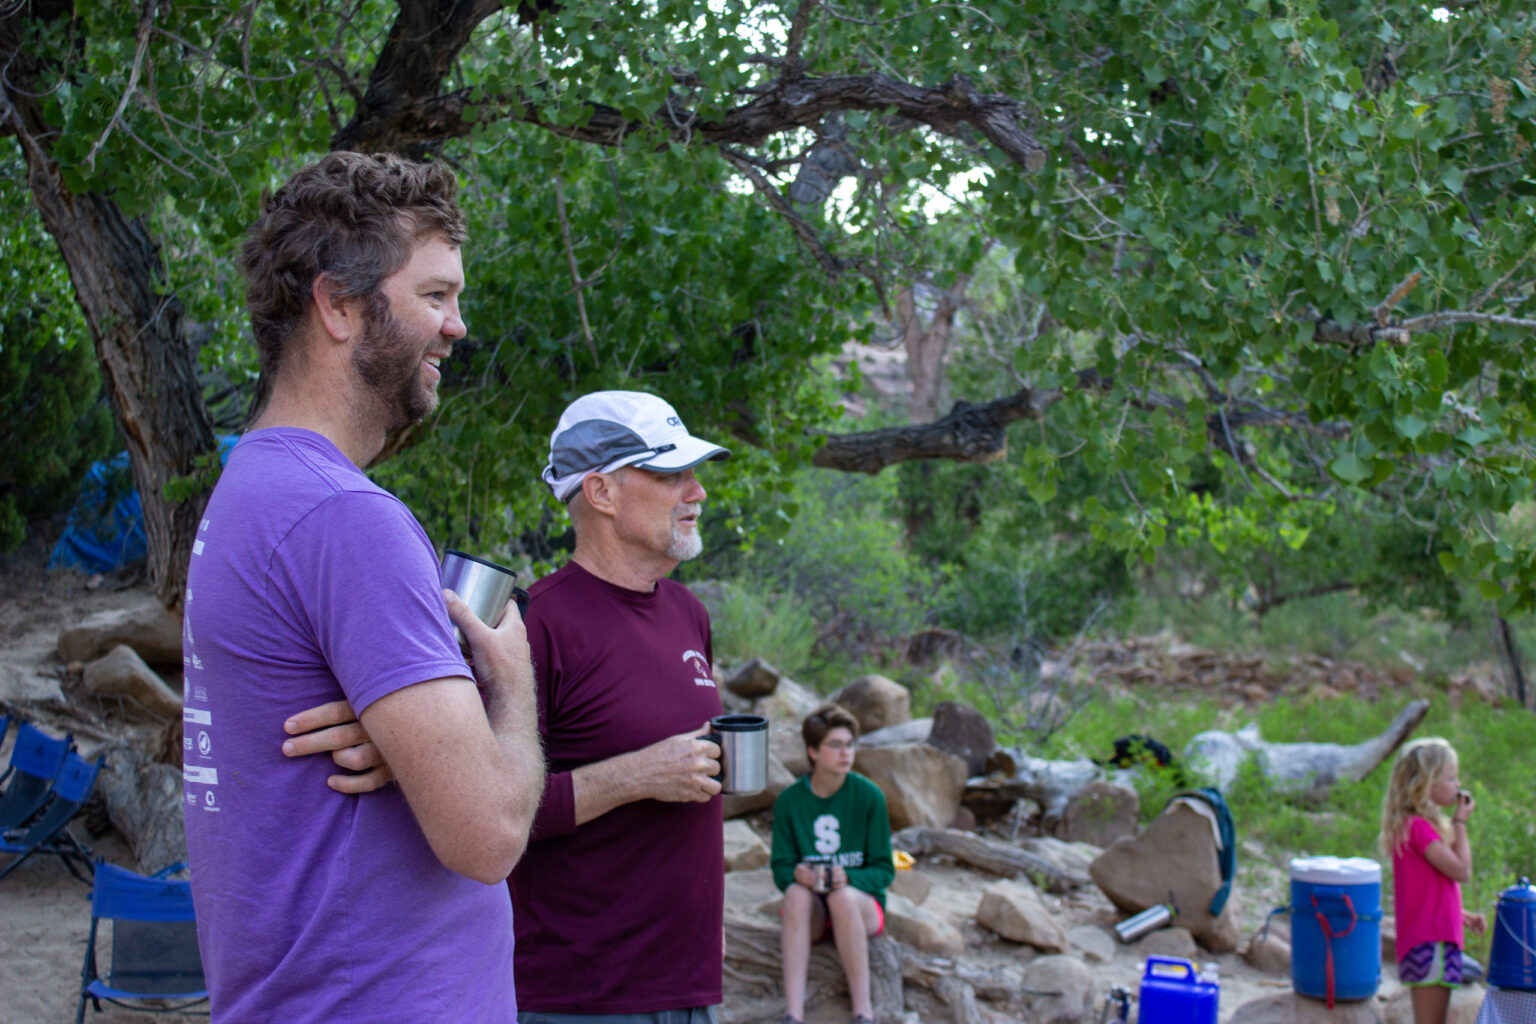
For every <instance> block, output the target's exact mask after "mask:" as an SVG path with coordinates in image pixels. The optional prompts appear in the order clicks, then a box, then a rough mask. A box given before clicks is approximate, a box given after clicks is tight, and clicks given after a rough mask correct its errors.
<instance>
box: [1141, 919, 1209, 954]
mask: <svg viewBox="0 0 1536 1024" xmlns="http://www.w3.org/2000/svg"><path fill="white" fill-rule="evenodd" d="M1136 955H1137V956H1140V957H1149V956H1172V957H1178V958H1179V959H1180V960H1194V959H1196V958H1197V957H1198V956H1199V955H1200V950H1199V948H1198V947H1196V945H1195V937H1194V935H1192V934H1190V931H1189V929H1188V928H1184V927H1182V926H1180V925H1173V926H1172V927H1171V928H1159V929H1157V930H1156V931H1151V932H1148V933H1147V934H1146V935H1144V936H1142V937H1141V939H1140V941H1138V942H1137V943H1136Z"/></svg>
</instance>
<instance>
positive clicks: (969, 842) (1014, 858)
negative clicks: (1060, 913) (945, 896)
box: [891, 825, 1088, 892]
mask: <svg viewBox="0 0 1536 1024" xmlns="http://www.w3.org/2000/svg"><path fill="white" fill-rule="evenodd" d="M891 840H892V842H893V843H895V845H897V846H898V847H900V848H901V849H903V850H906V851H908V852H909V853H916V854H922V855H924V856H933V855H935V854H944V855H947V856H950V857H953V858H955V859H956V860H960V861H964V862H965V863H967V864H970V865H971V866H973V867H978V868H981V869H982V870H983V871H990V872H992V873H993V874H994V875H1002V876H1003V877H1005V878H1017V877H1019V876H1020V875H1031V876H1035V877H1039V878H1042V879H1043V880H1044V881H1045V887H1046V888H1047V889H1049V890H1050V891H1051V892H1065V891H1067V890H1069V889H1075V888H1077V887H1078V886H1081V885H1084V884H1086V883H1087V881H1088V878H1087V876H1085V875H1081V874H1078V873H1076V872H1072V871H1066V870H1063V869H1062V868H1061V867H1059V866H1058V865H1056V864H1054V863H1052V862H1051V861H1049V860H1047V859H1046V858H1044V857H1041V856H1039V855H1038V854H1034V853H1030V852H1029V851H1028V850H1022V849H1020V848H1019V847H1017V846H1013V845H1011V844H1008V843H1000V842H997V841H996V840H992V839H984V838H982V837H981V836H978V835H975V834H973V833H970V832H965V831H963V830H961V829H957V828H923V827H921V826H918V825H913V826H911V827H909V828H904V829H902V830H901V831H900V832H898V833H896V835H894V836H892V837H891Z"/></svg>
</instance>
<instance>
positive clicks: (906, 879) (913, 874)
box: [889, 868, 933, 906]
mask: <svg viewBox="0 0 1536 1024" xmlns="http://www.w3.org/2000/svg"><path fill="white" fill-rule="evenodd" d="M889 891H890V892H899V893H901V894H902V895H903V896H905V897H906V898H907V899H909V900H911V901H912V902H913V903H916V904H917V905H918V906H922V905H923V903H924V901H926V900H927V899H928V894H929V893H931V892H932V891H933V882H932V881H930V880H929V878H928V876H927V875H925V874H923V873H922V872H921V871H919V870H917V869H916V868H908V869H907V870H905V871H898V872H896V877H895V878H894V879H893V880H892V881H891V887H890V889H889Z"/></svg>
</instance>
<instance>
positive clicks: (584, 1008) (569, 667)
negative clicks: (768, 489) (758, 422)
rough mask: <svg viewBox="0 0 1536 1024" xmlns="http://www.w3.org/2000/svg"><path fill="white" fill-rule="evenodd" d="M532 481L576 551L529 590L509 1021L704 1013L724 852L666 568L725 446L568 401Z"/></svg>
mask: <svg viewBox="0 0 1536 1024" xmlns="http://www.w3.org/2000/svg"><path fill="white" fill-rule="evenodd" d="M549 449H550V451H549V465H548V466H547V467H546V468H545V470H544V481H545V482H546V483H547V484H549V486H550V489H551V490H552V491H553V492H554V495H555V497H556V498H557V499H558V500H560V501H563V502H565V503H566V504H567V506H568V508H569V510H570V516H571V523H572V526H573V527H574V529H575V531H576V550H575V553H574V554H573V555H572V558H571V561H570V562H569V563H568V564H566V565H565V566H564V567H562V568H561V569H559V570H558V571H557V572H554V573H552V574H551V575H549V576H546V577H544V578H543V579H541V580H539V582H538V583H536V584H534V586H533V587H532V588H531V590H530V602H529V608H528V616H527V627H528V642H529V646H530V647H531V649H532V652H533V661H534V672H535V679H536V682H535V685H536V693H537V698H538V704H539V722H540V732H541V734H542V736H543V740H544V750H545V754H546V757H547V758H548V761H549V774H548V776H547V779H546V783H545V787H544V799H543V802H542V804H541V805H540V807H539V812H538V816H537V817H536V819H535V820H534V826H533V831H532V833H531V835H530V841H529V844H528V851H527V853H526V854H525V855H524V857H523V859H522V861H521V862H520V863H519V864H518V866H517V868H516V870H514V871H513V873H512V877H511V878H510V879H509V880H508V884H509V886H510V887H511V890H512V903H513V907H514V915H513V919H514V921H515V922H516V926H517V953H516V973H517V996H518V1008H519V1011H520V1012H519V1014H518V1018H519V1021H520V1022H521V1024H545V1022H561V1021H568V1020H569V1021H578V1020H580V1021H592V1020H594V1019H600V1020H602V1021H603V1022H604V1024H608V1022H614V1021H624V1022H630V1021H647V1022H661V1024H686V1022H694V1024H698V1022H703V1021H713V1020H714V1010H713V1007H714V1005H715V1004H717V1003H719V1002H720V998H721V995H720V989H721V985H720V965H721V925H722V921H721V915H722V912H723V903H724V863H723V862H724V849H723V841H722V835H721V808H720V800H719V797H718V794H719V792H720V784H719V783H718V782H717V781H716V779H715V776H716V775H717V774H718V772H719V762H718V760H717V758H718V756H719V748H718V747H716V745H715V744H714V743H711V742H710V741H708V740H706V739H704V738H702V735H701V734H703V733H705V732H706V731H707V728H708V720H709V719H710V718H711V717H712V716H714V715H717V714H719V713H720V696H719V692H718V691H717V690H716V689H715V681H714V679H713V676H712V673H711V661H712V652H711V645H710V630H709V615H708V613H707V612H705V610H704V606H703V605H701V604H700V603H699V601H698V599H697V598H695V597H694V596H693V595H692V594H690V593H689V592H688V590H687V588H685V587H683V586H682V585H681V584H679V583H676V582H673V581H672V580H669V579H667V578H666V577H667V575H668V574H669V573H671V571H672V570H673V569H675V568H676V567H677V564H678V563H679V562H681V561H683V560H685V559H689V558H693V557H695V556H696V555H698V554H699V551H700V550H701V548H702V541H701V540H700V537H699V528H698V517H699V510H700V506H701V505H702V503H703V502H704V499H705V493H704V488H703V487H702V486H701V485H700V484H699V481H698V480H697V478H696V477H695V475H694V469H695V467H697V466H699V465H700V464H701V463H704V462H706V461H709V460H711V459H724V458H727V457H728V456H729V454H730V453H729V452H728V451H726V449H724V448H721V447H720V446H719V445H715V444H711V443H710V442H708V441H704V440H701V439H699V438H697V437H694V436H693V435H691V434H689V433H688V430H687V428H686V427H684V426H683V422H682V420H681V419H679V417H678V415H677V413H676V411H675V410H674V409H673V408H672V407H671V406H670V405H668V404H667V403H666V402H664V401H662V400H661V399H660V398H657V397H656V396H654V395H648V394H642V393H639V392H633V391H600V392H597V393H594V394H590V395H586V396H584V397H582V398H579V399H577V400H576V401H575V402H572V403H571V405H570V406H569V407H568V408H567V409H566V410H565V413H564V414H563V415H562V416H561V417H560V422H559V424H558V425H557V426H556V427H555V431H554V434H553V435H552V436H551V437H550V445H549Z"/></svg>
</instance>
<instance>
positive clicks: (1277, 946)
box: [1243, 931, 1291, 974]
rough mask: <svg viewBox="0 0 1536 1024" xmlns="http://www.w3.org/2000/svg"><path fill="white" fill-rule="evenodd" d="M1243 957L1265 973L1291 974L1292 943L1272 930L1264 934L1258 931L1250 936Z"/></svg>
mask: <svg viewBox="0 0 1536 1024" xmlns="http://www.w3.org/2000/svg"><path fill="white" fill-rule="evenodd" d="M1243 959H1244V960H1246V961H1247V962H1248V966H1249V967H1252V968H1254V969H1255V970H1259V971H1263V972H1264V973H1265V974H1289V973H1290V971H1291V943H1290V941H1289V940H1288V939H1286V938H1284V937H1283V936H1281V935H1279V934H1277V933H1276V932H1274V931H1271V932H1270V933H1269V934H1267V935H1266V934H1264V933H1263V932H1262V931H1256V932H1254V933H1253V934H1252V935H1250V936H1248V945H1247V946H1246V947H1245V948H1244V949H1243Z"/></svg>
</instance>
